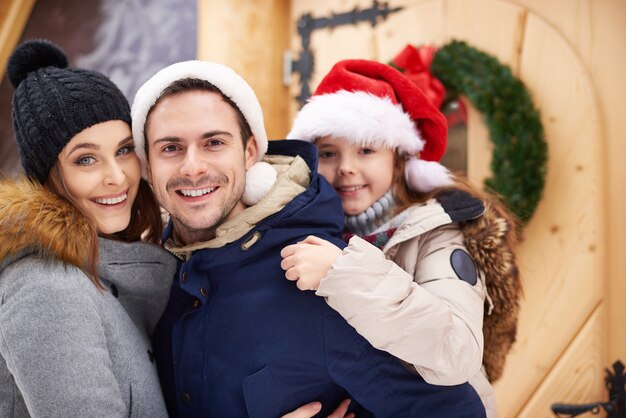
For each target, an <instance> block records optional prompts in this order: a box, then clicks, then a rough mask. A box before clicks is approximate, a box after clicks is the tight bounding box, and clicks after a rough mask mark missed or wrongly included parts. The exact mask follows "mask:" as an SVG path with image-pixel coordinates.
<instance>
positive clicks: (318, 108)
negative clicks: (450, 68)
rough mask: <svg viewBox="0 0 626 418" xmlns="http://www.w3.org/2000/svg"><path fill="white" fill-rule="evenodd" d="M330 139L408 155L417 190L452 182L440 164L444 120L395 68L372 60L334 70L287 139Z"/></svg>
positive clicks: (444, 141)
mask: <svg viewBox="0 0 626 418" xmlns="http://www.w3.org/2000/svg"><path fill="white" fill-rule="evenodd" d="M328 135H332V136H335V137H341V138H344V139H346V140H348V141H350V142H352V143H354V144H357V145H360V146H367V145H370V146H382V147H387V148H391V149H394V150H396V152H398V153H400V154H402V155H406V157H407V161H406V167H405V177H406V179H407V182H408V184H409V186H410V187H411V188H412V189H413V190H416V191H420V192H428V191H431V190H433V189H435V188H437V187H441V186H445V185H449V184H451V182H452V180H451V176H450V173H449V172H448V170H447V169H446V168H445V167H444V166H442V165H441V164H439V163H438V161H439V160H441V157H443V154H444V153H445V150H446V144H447V136H448V125H447V122H446V118H445V116H444V115H443V114H442V113H441V112H440V111H439V109H437V108H436V107H435V106H434V105H433V104H431V103H430V101H429V100H428V99H427V97H426V96H425V95H424V94H423V93H422V91H421V90H420V89H419V88H418V87H417V86H416V85H415V84H413V83H412V82H411V81H410V80H409V79H407V78H406V77H405V76H404V75H402V74H401V73H400V72H399V71H398V70H396V69H395V68H393V67H391V66H390V65H387V64H382V63H379V62H375V61H368V60H344V61H340V62H338V63H337V64H335V66H334V67H333V68H332V69H331V70H330V72H329V73H328V74H327V75H326V77H324V79H323V80H322V81H321V83H320V85H319V86H318V88H317V90H316V91H315V93H314V95H313V96H312V97H311V98H310V99H309V100H308V101H307V103H306V104H305V105H304V106H303V107H302V109H301V110H300V112H299V113H298V115H297V116H296V118H295V120H294V123H293V127H292V129H291V132H289V134H288V135H287V138H289V139H301V140H305V141H309V142H313V141H315V140H316V139H318V138H321V137H324V136H328ZM418 154H419V158H418Z"/></svg>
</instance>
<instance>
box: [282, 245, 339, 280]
mask: <svg viewBox="0 0 626 418" xmlns="http://www.w3.org/2000/svg"><path fill="white" fill-rule="evenodd" d="M341 252H342V251H341V249H340V248H338V247H337V246H336V245H334V244H331V243H330V242H328V241H326V240H323V239H321V238H318V237H315V236H313V235H309V236H308V237H306V239H305V240H304V241H300V242H299V243H297V244H292V245H288V246H286V247H285V248H283V250H282V251H281V252H280V255H281V257H283V261H282V262H281V263H280V267H282V269H283V270H285V277H286V278H287V280H292V281H295V282H296V286H298V289H300V290H317V288H318V287H319V285H320V281H321V280H322V279H323V278H324V276H326V273H327V272H328V270H330V268H331V267H332V265H333V263H334V262H335V260H336V259H337V257H339V256H340V255H341Z"/></svg>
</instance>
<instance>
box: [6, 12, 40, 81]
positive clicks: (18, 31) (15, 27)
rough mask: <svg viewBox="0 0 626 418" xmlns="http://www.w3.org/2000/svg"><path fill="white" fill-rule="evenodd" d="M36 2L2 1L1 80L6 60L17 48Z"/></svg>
mask: <svg viewBox="0 0 626 418" xmlns="http://www.w3.org/2000/svg"><path fill="white" fill-rule="evenodd" d="M34 4H35V0H1V1H0V64H2V65H1V66H0V78H1V77H2V76H3V75H4V71H5V67H6V64H5V63H6V60H7V59H8V57H9V55H10V54H11V52H12V51H13V48H15V45H16V44H17V42H18V40H19V39H20V36H21V35H22V31H23V30H24V26H25V25H26V21H27V20H28V16H30V12H31V10H32V8H33V5H34Z"/></svg>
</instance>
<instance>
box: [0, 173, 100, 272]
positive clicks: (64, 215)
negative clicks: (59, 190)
mask: <svg viewBox="0 0 626 418" xmlns="http://www.w3.org/2000/svg"><path fill="white" fill-rule="evenodd" d="M92 240H93V238H91V236H90V228H89V224H88V221H87V219H86V218H85V217H84V216H83V215H82V214H81V213H80V212H79V211H78V210H77V209H76V208H75V207H74V206H73V205H72V204H70V203H69V202H68V201H67V200H65V199H63V198H61V197H59V196H57V195H55V194H54V193H52V192H51V191H49V190H48V189H46V188H45V187H43V186H41V185H40V184H38V183H36V182H32V181H30V180H28V179H26V178H20V179H17V180H11V179H3V180H1V181H0V262H2V261H3V260H5V259H6V258H8V257H12V256H17V255H19V254H21V253H24V252H27V251H32V252H37V253H39V254H41V255H42V256H44V257H46V258H55V259H60V260H62V261H64V262H66V263H70V264H73V265H76V266H78V267H81V268H86V267H87V265H88V262H89V253H90V249H91V248H92V245H91V243H92Z"/></svg>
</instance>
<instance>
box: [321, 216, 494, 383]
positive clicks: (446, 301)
mask: <svg viewBox="0 0 626 418" xmlns="http://www.w3.org/2000/svg"><path fill="white" fill-rule="evenodd" d="M412 241H414V242H416V243H417V242H418V240H417V239H414V240H412ZM419 241H420V242H419V243H418V244H417V245H416V246H415V247H413V246H411V245H408V246H405V247H403V251H405V252H406V251H408V252H409V255H408V256H407V254H398V255H399V256H400V257H402V259H409V260H411V263H413V266H410V267H409V266H405V267H407V268H409V269H410V270H414V272H415V273H414V276H413V275H411V274H409V273H407V271H405V270H404V269H402V268H401V267H400V266H398V265H397V264H395V263H394V262H392V261H390V260H388V259H387V258H386V257H385V255H384V254H383V252H382V251H380V250H379V249H378V248H376V247H374V246H372V245H370V244H369V243H367V242H365V241H364V240H362V239H360V238H358V237H353V238H352V239H351V240H350V243H349V245H348V247H346V248H345V249H344V252H343V255H342V256H340V257H339V258H338V259H337V261H336V262H335V263H334V265H333V268H332V269H331V270H330V271H329V273H328V274H327V276H326V277H325V278H324V279H322V282H321V283H320V287H319V290H318V291H317V294H318V295H319V296H323V297H325V298H326V301H327V303H328V304H329V305H330V306H331V307H332V308H333V309H335V310H336V311H337V312H339V313H340V314H341V315H342V316H343V317H344V318H345V319H346V320H347V321H348V322H349V323H350V325H352V326H353V327H354V328H355V329H356V330H357V331H358V332H359V334H361V335H363V336H364V337H365V338H366V339H367V340H368V341H369V342H370V343H371V344H372V345H373V346H374V347H376V348H378V349H380V350H384V351H387V352H388V353H390V354H392V355H394V356H395V357H397V358H399V359H401V360H403V361H405V362H407V363H409V364H412V365H413V366H414V367H415V368H416V370H417V371H418V373H419V374H420V375H421V376H422V377H423V378H424V380H426V382H428V383H431V384H436V385H456V384H460V383H463V382H467V381H468V380H469V379H470V378H472V377H473V376H474V375H475V374H476V373H478V372H479V370H480V367H481V364H482V353H483V334H482V318H483V309H484V298H485V289H484V281H483V280H482V278H481V277H479V278H478V281H477V282H476V284H474V285H472V284H470V283H468V282H467V281H464V280H461V279H460V278H459V277H458V276H457V275H456V273H455V272H454V270H453V268H452V266H451V262H450V256H451V254H452V252H453V251H454V250H456V249H464V246H463V242H462V235H461V232H460V230H459V229H458V228H457V227H454V226H450V228H447V227H440V228H437V229H435V230H433V231H431V232H429V233H427V234H424V235H422V236H421V237H420V239H419ZM418 247H419V248H418Z"/></svg>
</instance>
